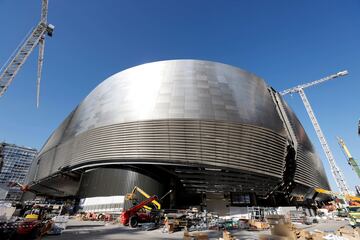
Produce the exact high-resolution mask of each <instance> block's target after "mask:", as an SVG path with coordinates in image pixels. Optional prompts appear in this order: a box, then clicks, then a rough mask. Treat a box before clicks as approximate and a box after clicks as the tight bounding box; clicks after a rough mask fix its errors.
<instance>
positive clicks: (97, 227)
mask: <svg viewBox="0 0 360 240" xmlns="http://www.w3.org/2000/svg"><path fill="white" fill-rule="evenodd" d="M348 224H349V223H348V221H345V220H342V221H335V220H324V221H323V222H320V223H317V224H312V225H302V224H299V225H296V226H297V228H306V230H307V231H314V230H320V231H323V232H329V233H334V232H335V231H336V230H337V229H339V228H340V227H342V226H346V225H348ZM204 232H206V233H207V234H208V236H209V239H219V238H220V237H222V231H213V230H212V231H210V230H208V231H204ZM230 232H231V233H232V235H233V236H235V237H236V238H237V239H258V238H259V236H260V235H264V234H270V231H269V230H265V231H248V230H236V231H230ZM183 236H184V231H178V232H174V233H170V234H169V233H162V229H161V228H160V229H156V230H152V231H143V230H141V228H129V227H125V226H122V225H120V224H112V223H104V222H95V221H79V220H70V221H69V222H68V225H67V228H66V230H64V231H63V232H62V234H61V235H52V236H46V237H45V238H43V239H46V240H51V239H53V240H65V239H67V240H72V239H74V240H83V239H84V240H85V239H128V240H132V239H151V240H155V239H183Z"/></svg>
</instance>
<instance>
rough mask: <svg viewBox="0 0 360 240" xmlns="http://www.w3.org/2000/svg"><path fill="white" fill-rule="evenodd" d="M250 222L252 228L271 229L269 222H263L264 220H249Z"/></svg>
mask: <svg viewBox="0 0 360 240" xmlns="http://www.w3.org/2000/svg"><path fill="white" fill-rule="evenodd" d="M248 224H249V229H250V230H258V231H261V230H265V229H269V228H270V225H269V224H268V223H267V222H263V221H258V220H253V219H251V220H249V222H248Z"/></svg>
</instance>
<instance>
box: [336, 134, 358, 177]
mask: <svg viewBox="0 0 360 240" xmlns="http://www.w3.org/2000/svg"><path fill="white" fill-rule="evenodd" d="M337 139H338V143H339V145H340V147H341V149H342V150H343V152H344V154H345V157H346V159H347V161H348V164H349V165H350V166H351V168H352V169H353V170H354V172H355V173H356V174H357V176H358V177H359V178H360V167H359V164H358V163H357V161H356V159H355V158H353V156H351V154H350V151H349V149H348V148H347V146H346V144H345V141H344V140H343V139H342V138H341V137H337Z"/></svg>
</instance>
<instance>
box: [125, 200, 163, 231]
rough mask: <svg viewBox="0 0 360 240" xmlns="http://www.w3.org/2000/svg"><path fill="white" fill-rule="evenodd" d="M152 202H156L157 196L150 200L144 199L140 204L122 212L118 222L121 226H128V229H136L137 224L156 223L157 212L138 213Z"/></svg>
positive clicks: (157, 219) (157, 218)
mask: <svg viewBox="0 0 360 240" xmlns="http://www.w3.org/2000/svg"><path fill="white" fill-rule="evenodd" d="M154 200H158V197H157V196H152V197H150V198H147V199H145V200H144V201H142V202H141V203H139V204H137V205H135V206H133V207H132V208H129V209H128V210H126V211H124V212H123V213H122V214H121V216H120V220H121V223H122V224H123V225H130V227H136V226H137V225H138V223H144V222H155V223H156V222H158V221H159V220H160V219H159V212H158V211H156V212H153V211H151V212H146V211H144V212H140V210H141V209H142V208H143V207H144V206H146V205H147V204H149V203H151V202H152V201H154Z"/></svg>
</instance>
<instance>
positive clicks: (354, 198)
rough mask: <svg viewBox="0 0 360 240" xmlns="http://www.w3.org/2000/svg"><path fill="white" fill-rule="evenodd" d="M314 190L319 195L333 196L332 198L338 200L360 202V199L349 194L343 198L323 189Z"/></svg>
mask: <svg viewBox="0 0 360 240" xmlns="http://www.w3.org/2000/svg"><path fill="white" fill-rule="evenodd" d="M314 190H315V192H318V193H323V194H327V195H331V196H334V197H338V198H344V199H345V200H346V201H356V202H360V197H356V196H352V195H349V194H346V195H345V196H342V195H341V194H339V193H335V192H332V191H329V190H325V189H322V188H315V189H314Z"/></svg>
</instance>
